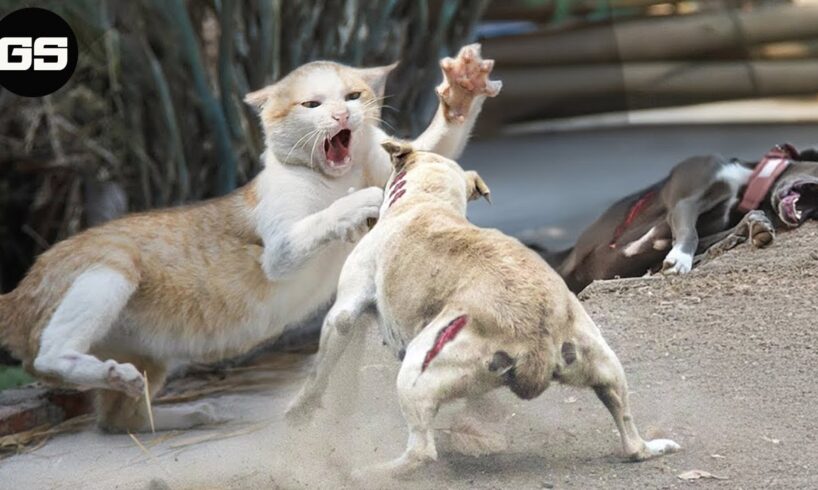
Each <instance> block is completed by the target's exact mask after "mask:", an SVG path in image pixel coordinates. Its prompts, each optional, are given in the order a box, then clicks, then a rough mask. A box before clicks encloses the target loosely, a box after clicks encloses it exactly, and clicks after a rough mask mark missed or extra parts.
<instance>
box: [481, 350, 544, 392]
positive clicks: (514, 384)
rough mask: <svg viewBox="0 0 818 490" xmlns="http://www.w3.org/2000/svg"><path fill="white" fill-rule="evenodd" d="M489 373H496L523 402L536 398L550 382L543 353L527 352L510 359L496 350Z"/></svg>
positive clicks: (504, 353)
mask: <svg viewBox="0 0 818 490" xmlns="http://www.w3.org/2000/svg"><path fill="white" fill-rule="evenodd" d="M489 371H492V372H494V373H497V374H498V375H499V376H500V377H501V378H502V380H503V384H505V385H506V386H508V387H509V389H510V390H511V391H512V392H513V393H514V394H515V395H517V396H519V397H520V398H522V399H523V400H531V399H532V398H536V397H538V396H539V395H540V394H541V393H542V392H543V391H545V389H546V388H548V385H549V383H550V381H551V372H550V370H549V369H548V363H547V362H546V356H545V355H544V351H533V350H532V351H527V352H523V353H521V354H518V355H517V356H516V357H512V356H511V355H510V354H509V353H508V352H506V351H503V350H498V351H497V352H495V353H494V356H493V357H492V360H491V362H490V363H489Z"/></svg>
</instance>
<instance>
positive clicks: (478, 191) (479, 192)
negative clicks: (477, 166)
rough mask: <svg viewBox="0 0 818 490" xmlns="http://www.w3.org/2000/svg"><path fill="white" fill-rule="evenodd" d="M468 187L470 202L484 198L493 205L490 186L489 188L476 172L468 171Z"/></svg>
mask: <svg viewBox="0 0 818 490" xmlns="http://www.w3.org/2000/svg"><path fill="white" fill-rule="evenodd" d="M466 185H467V188H466V193H467V194H468V197H469V201H474V200H475V199H480V198H481V197H482V198H484V199H485V200H486V201H488V202H489V204H491V189H489V186H487V185H486V183H485V182H484V181H483V179H482V178H481V177H480V174H478V173H477V172H475V171H474V170H468V171H466Z"/></svg>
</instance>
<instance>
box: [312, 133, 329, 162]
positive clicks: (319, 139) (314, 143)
mask: <svg viewBox="0 0 818 490" xmlns="http://www.w3.org/2000/svg"><path fill="white" fill-rule="evenodd" d="M318 131H320V133H319V134H318V137H316V138H315V141H313V142H312V149H311V150H310V167H312V166H313V164H312V159H313V158H314V157H315V145H316V144H317V143H318V142H319V141H323V140H325V139H327V136H329V132H328V131H327V130H326V129H324V128H318Z"/></svg>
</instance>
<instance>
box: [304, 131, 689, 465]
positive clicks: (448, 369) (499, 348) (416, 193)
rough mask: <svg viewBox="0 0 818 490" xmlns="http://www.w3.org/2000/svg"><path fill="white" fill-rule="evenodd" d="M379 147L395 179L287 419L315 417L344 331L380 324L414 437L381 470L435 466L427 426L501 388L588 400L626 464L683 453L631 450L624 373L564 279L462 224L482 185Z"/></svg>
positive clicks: (447, 166)
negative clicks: (583, 395) (583, 393)
mask: <svg viewBox="0 0 818 490" xmlns="http://www.w3.org/2000/svg"><path fill="white" fill-rule="evenodd" d="M383 146H384V148H385V149H386V150H387V152H389V154H390V155H391V157H392V161H393V164H394V166H395V169H394V172H393V174H392V177H391V178H390V180H389V184H388V186H387V190H386V192H385V196H386V197H385V199H384V204H383V205H382V207H381V213H380V218H379V221H378V223H377V225H376V226H375V227H374V228H373V230H372V231H371V232H370V233H368V234H367V235H366V236H365V237H364V238H363V239H362V241H361V242H360V243H359V244H358V246H356V248H355V249H354V250H353V252H352V254H351V255H350V257H349V259H348V260H347V262H346V263H345V265H344V268H343V271H342V273H341V278H340V282H339V287H338V297H337V300H336V302H335V304H334V305H333V307H332V309H331V310H330V312H329V314H328V315H327V317H326V320H325V323H324V328H323V331H322V336H321V348H320V351H319V354H318V364H317V370H316V372H315V373H313V374H312V375H311V377H310V378H309V380H308V381H307V383H306V385H305V386H304V387H303V389H302V391H301V393H300V394H299V396H298V398H297V399H296V400H295V401H294V402H293V404H292V405H291V408H290V409H289V411H288V413H289V415H290V416H296V417H298V416H300V417H304V416H305V415H309V413H311V412H312V411H313V410H314V409H315V407H316V406H317V402H318V401H319V400H320V398H321V396H322V393H323V391H324V389H325V387H326V385H327V382H328V379H329V376H330V373H331V372H332V371H333V368H334V366H335V364H336V362H337V361H338V359H339V358H340V356H341V354H342V352H343V351H344V349H345V347H346V345H347V344H348V342H349V340H350V338H351V337H352V335H351V331H352V330H353V329H355V328H364V327H365V326H367V325H368V324H370V323H371V321H372V320H377V322H378V323H379V324H380V327H381V331H382V332H383V334H384V341H385V342H386V343H387V344H388V345H389V346H390V347H391V348H392V350H393V351H394V352H395V353H396V354H397V355H398V357H400V358H401V359H402V361H403V364H402V366H401V369H400V374H399V375H398V380H397V387H398V396H399V399H400V404H401V408H402V410H403V413H404V416H405V417H406V421H407V423H408V424H409V442H408V446H407V448H406V452H405V453H404V454H403V455H402V456H401V457H399V458H397V459H396V460H394V461H392V462H391V463H388V464H386V465H383V466H381V467H379V470H382V471H386V472H388V473H390V474H391V473H402V472H405V471H408V470H411V469H413V468H415V467H417V466H418V465H420V464H422V463H424V462H426V461H429V460H434V459H436V458H437V451H436V449H435V442H434V436H433V432H432V421H433V419H434V417H435V415H436V414H437V411H438V409H439V408H440V406H441V405H442V404H443V403H446V402H448V401H451V400H453V399H457V398H466V400H467V404H469V403H478V401H479V400H481V399H482V398H483V397H484V396H486V395H487V394H489V392H491V391H492V390H494V389H495V388H498V387H501V386H507V387H509V388H510V389H511V390H512V391H513V392H514V393H515V394H516V395H517V396H519V397H520V398H524V399H530V398H534V397H536V396H538V395H539V394H540V393H542V392H543V391H544V390H545V389H546V388H547V387H548V386H549V384H550V383H551V381H552V380H553V381H558V382H561V383H567V384H571V385H577V386H590V387H592V388H593V389H594V390H595V391H596V393H597V395H598V396H599V398H600V399H601V400H602V402H603V403H604V404H605V406H606V407H607V408H608V409H609V410H610V412H611V414H612V415H613V418H614V421H615V422H616V425H617V428H618V429H619V432H620V434H621V437H622V444H623V447H624V451H625V454H626V455H627V457H628V458H630V459H632V460H644V459H647V458H651V457H655V456H659V455H662V454H665V453H668V452H672V451H675V450H677V449H678V448H679V446H678V445H677V444H676V443H675V442H673V441H671V440H667V439H657V440H653V441H647V442H646V441H644V440H643V439H642V438H641V437H640V436H639V433H638V432H637V429H636V426H635V424H634V423H633V418H632V416H631V414H630V409H629V406H628V387H627V382H626V380H625V374H624V372H623V370H622V366H621V364H620V363H619V360H618V359H617V357H616V355H615V354H614V353H613V351H612V350H611V349H610V347H608V345H607V343H606V342H605V340H604V339H603V338H602V335H601V334H600V331H599V329H598V328H597V327H596V325H595V324H594V322H593V321H592V320H591V318H590V317H589V316H588V315H587V314H586V312H585V310H584V309H583V308H582V305H581V304H580V303H579V301H578V300H577V298H576V297H575V296H574V295H573V294H571V292H570V291H568V289H567V288H566V287H565V283H564V282H563V281H562V280H561V279H560V278H559V276H558V275H557V274H556V273H555V272H554V271H553V270H551V268H550V267H548V265H547V264H546V263H545V262H544V261H543V260H541V259H540V257H538V256H537V254H535V253H533V252H532V251H531V250H529V249H527V248H526V247H525V246H524V245H523V244H521V243H520V242H519V241H517V240H516V239H514V238H511V237H508V236H506V235H504V234H502V233H500V232H499V231H497V230H488V229H482V228H478V227H476V226H474V225H472V224H471V223H469V222H468V221H467V220H466V217H465V214H466V202H467V200H470V199H475V198H479V197H480V196H481V195H482V196H487V195H488V192H489V190H488V187H487V186H486V185H485V183H484V182H483V181H482V179H480V177H479V176H478V175H477V173H475V172H464V171H463V170H462V169H461V168H460V166H459V165H457V163H455V162H453V161H451V160H449V159H446V158H443V157H441V156H439V155H436V154H433V153H427V152H420V151H413V150H412V148H411V147H410V146H408V145H405V144H395V143H385V144H384V145H383Z"/></svg>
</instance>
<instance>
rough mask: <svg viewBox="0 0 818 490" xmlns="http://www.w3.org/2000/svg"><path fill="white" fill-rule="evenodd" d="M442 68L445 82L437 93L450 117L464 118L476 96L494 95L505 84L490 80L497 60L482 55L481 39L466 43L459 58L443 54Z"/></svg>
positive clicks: (456, 119)
mask: <svg viewBox="0 0 818 490" xmlns="http://www.w3.org/2000/svg"><path fill="white" fill-rule="evenodd" d="M440 68H441V69H442V70H443V82H442V83H441V84H440V85H438V87H437V94H438V96H439V97H440V101H441V102H442V103H443V104H444V106H445V107H444V109H445V111H444V115H445V116H446V119H447V120H448V121H457V122H464V121H465V120H466V116H468V115H469V111H470V109H471V105H472V102H473V101H474V98H475V97H478V96H481V95H485V96H488V97H494V96H496V95H497V94H499V93H500V89H501V88H502V86H503V82H501V81H499V80H489V75H490V74H491V70H492V68H494V60H484V59H483V58H482V57H481V56H480V44H478V43H475V44H469V45H468V46H463V48H461V49H460V52H459V53H458V54H457V57H456V58H448V57H447V58H443V59H442V60H440Z"/></svg>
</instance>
